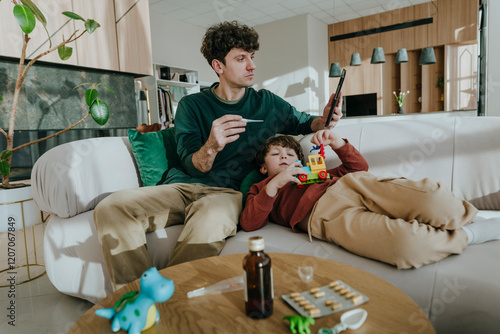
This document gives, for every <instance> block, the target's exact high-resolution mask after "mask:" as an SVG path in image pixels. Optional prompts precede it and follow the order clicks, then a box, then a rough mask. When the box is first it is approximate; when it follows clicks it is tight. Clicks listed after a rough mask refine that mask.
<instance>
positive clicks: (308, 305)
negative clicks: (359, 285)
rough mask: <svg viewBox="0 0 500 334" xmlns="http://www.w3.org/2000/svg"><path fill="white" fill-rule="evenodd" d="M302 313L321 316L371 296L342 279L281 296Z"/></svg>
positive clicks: (364, 301) (346, 307)
mask: <svg viewBox="0 0 500 334" xmlns="http://www.w3.org/2000/svg"><path fill="white" fill-rule="evenodd" d="M281 297H282V298H283V299H284V300H285V301H286V302H287V303H288V304H289V305H290V306H291V307H292V308H293V309H295V310H296V311H297V312H298V313H299V314H300V315H302V316H306V317H312V318H319V317H323V316H326V315H329V314H333V313H336V312H339V311H345V310H348V309H350V308H353V307H356V306H359V305H361V304H364V303H366V302H367V301H368V300H369V298H368V297H367V296H365V295H363V294H362V293H360V292H359V291H356V290H354V289H353V288H351V287H350V286H349V285H347V284H345V283H344V282H342V281H340V280H336V281H333V282H331V283H330V284H328V285H325V286H322V287H317V288H312V289H311V290H309V291H304V292H292V293H290V294H288V295H282V296H281Z"/></svg>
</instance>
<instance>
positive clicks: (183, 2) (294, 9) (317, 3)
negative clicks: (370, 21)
mask: <svg viewBox="0 0 500 334" xmlns="http://www.w3.org/2000/svg"><path fill="white" fill-rule="evenodd" d="M428 2H430V0H149V10H150V12H154V13H157V14H162V15H163V16H164V17H165V19H169V18H174V19H176V20H181V21H184V22H187V23H191V24H193V25H197V26H200V27H203V28H207V27H209V26H210V25H212V24H215V23H218V22H222V21H232V20H237V21H239V22H240V23H244V24H246V25H249V26H255V25H259V24H264V23H269V22H273V21H278V20H282V19H286V18H289V17H294V16H297V15H301V14H306V13H308V14H311V15H312V16H313V17H315V18H317V19H318V20H320V21H322V22H324V23H326V24H332V23H337V22H342V21H347V20H351V19H355V18H359V17H363V16H369V15H373V14H377V13H381V12H385V11H389V10H394V9H398V8H403V7H408V6H414V5H418V4H422V3H428Z"/></svg>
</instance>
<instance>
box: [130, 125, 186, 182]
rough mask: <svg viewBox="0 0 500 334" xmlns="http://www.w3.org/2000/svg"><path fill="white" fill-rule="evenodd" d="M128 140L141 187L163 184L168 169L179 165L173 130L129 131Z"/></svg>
mask: <svg viewBox="0 0 500 334" xmlns="http://www.w3.org/2000/svg"><path fill="white" fill-rule="evenodd" d="M128 138H129V140H130V145H131V146H132V152H133V153H134V158H135V161H136V163H137V168H138V169H139V174H140V175H141V181H142V185H143V186H145V187H147V186H156V185H158V184H163V183H164V182H165V178H166V176H167V173H168V171H169V170H170V168H172V167H177V166H180V165H181V161H180V159H179V156H178V155H177V145H176V143H175V130H174V128H166V129H163V130H161V131H157V132H147V133H141V132H139V131H137V130H131V129H129V130H128Z"/></svg>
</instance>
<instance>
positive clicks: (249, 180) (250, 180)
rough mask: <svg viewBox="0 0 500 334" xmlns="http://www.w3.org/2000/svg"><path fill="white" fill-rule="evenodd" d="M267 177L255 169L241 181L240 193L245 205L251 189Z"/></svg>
mask: <svg viewBox="0 0 500 334" xmlns="http://www.w3.org/2000/svg"><path fill="white" fill-rule="evenodd" d="M265 178H266V177H265V176H264V175H263V174H262V173H261V172H259V171H258V170H256V169H254V170H253V171H251V172H250V173H248V175H247V176H245V178H244V179H243V181H241V184H240V192H241V193H242V194H243V203H245V200H246V197H245V196H246V194H247V192H248V191H249V190H250V187H251V186H252V185H254V184H255V183H259V182H260V181H262V180H264V179H265Z"/></svg>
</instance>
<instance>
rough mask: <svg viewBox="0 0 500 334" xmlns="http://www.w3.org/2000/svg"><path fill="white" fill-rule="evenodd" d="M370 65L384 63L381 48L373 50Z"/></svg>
mask: <svg viewBox="0 0 500 334" xmlns="http://www.w3.org/2000/svg"><path fill="white" fill-rule="evenodd" d="M371 63H372V64H381V63H385V55H384V49H383V48H381V47H380V46H379V47H376V48H374V49H373V53H372V60H371Z"/></svg>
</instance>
